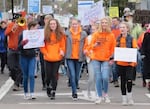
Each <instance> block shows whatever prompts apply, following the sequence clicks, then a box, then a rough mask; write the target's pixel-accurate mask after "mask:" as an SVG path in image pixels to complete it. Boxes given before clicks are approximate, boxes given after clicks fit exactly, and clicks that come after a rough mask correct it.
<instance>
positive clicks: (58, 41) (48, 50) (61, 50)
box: [40, 18, 66, 100]
mask: <svg viewBox="0 0 150 109" xmlns="http://www.w3.org/2000/svg"><path fill="white" fill-rule="evenodd" d="M44 36H45V46H44V47H41V48H40V51H41V53H42V54H43V56H44V64H45V73H46V88H47V96H48V97H50V99H51V100H54V99H55V93H56V88H57V75H58V73H57V72H58V69H59V66H60V63H61V60H62V59H63V57H64V55H65V47H66V44H65V43H66V37H65V33H64V31H63V29H62V28H61V26H60V24H59V22H58V21H57V20H56V19H53V18H52V19H50V20H49V21H48V22H47V24H46V26H45V28H44Z"/></svg>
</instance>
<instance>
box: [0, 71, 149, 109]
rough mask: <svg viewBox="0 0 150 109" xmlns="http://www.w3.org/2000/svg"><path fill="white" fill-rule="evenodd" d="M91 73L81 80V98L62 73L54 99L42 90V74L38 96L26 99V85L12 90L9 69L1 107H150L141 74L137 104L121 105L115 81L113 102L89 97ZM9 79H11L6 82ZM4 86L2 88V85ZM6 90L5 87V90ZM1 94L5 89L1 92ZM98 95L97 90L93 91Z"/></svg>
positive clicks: (0, 80) (111, 90)
mask: <svg viewBox="0 0 150 109" xmlns="http://www.w3.org/2000/svg"><path fill="white" fill-rule="evenodd" d="M87 77H88V76H87V75H86V74H84V75H83V76H82V78H81V80H80V89H79V90H78V95H79V100H78V101H73V100H72V98H71V88H70V87H68V86H67V77H66V76H64V75H60V76H59V82H58V88H57V92H56V99H55V100H50V99H49V98H48V97H47V95H46V92H45V91H43V90H42V84H41V78H40V74H38V78H37V79H36V80H35V83H36V85H35V95H36V96H37V99H36V100H25V99H23V89H22V90H21V91H17V92H14V91H12V87H11V84H12V81H11V79H10V78H9V76H8V73H5V74H0V85H1V88H2V87H3V86H4V84H5V83H7V86H5V87H4V88H6V89H7V90H8V91H7V90H6V91H7V93H5V95H4V96H3V97H1V99H0V109H12V108H13V109H84V108H85V109H99V108H105V109H110V108H111V109H120V108H122V109H141V108H142V109H149V108H150V94H149V93H148V91H147V89H146V88H143V87H142V80H141V78H137V80H136V82H135V83H136V85H135V86H133V98H134V101H135V104H134V105H133V106H122V105H121V92H120V87H119V88H115V87H114V86H113V84H110V85H109V96H110V99H111V103H110V104H106V103H104V102H103V103H101V104H99V105H96V104H95V103H94V98H93V99H88V98H87V97H86V87H87ZM6 81H7V82H6ZM0 90H1V89H0ZM4 92H5V90H4ZM0 94H1V93H0ZM93 95H94V92H93Z"/></svg>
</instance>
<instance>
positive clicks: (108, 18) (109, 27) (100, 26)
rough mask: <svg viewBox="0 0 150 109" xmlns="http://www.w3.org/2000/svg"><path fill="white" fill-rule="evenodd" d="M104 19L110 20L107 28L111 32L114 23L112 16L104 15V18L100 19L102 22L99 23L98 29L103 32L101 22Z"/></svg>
mask: <svg viewBox="0 0 150 109" xmlns="http://www.w3.org/2000/svg"><path fill="white" fill-rule="evenodd" d="M103 20H106V21H107V22H108V25H107V28H106V32H111V24H112V22H111V18H110V17H104V18H102V19H101V20H100V23H99V25H98V31H99V32H103V29H102V24H101V22H102V21H103Z"/></svg>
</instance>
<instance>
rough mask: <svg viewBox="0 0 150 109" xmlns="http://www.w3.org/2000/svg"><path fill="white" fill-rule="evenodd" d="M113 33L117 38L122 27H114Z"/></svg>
mask: <svg viewBox="0 0 150 109" xmlns="http://www.w3.org/2000/svg"><path fill="white" fill-rule="evenodd" d="M112 33H113V34H114V35H115V38H116V39H117V38H118V36H119V35H120V29H112Z"/></svg>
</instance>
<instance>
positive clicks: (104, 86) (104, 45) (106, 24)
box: [89, 17, 116, 104]
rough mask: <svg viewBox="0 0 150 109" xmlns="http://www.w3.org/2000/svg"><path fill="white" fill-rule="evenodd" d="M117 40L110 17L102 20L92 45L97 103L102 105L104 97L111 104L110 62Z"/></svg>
mask: <svg viewBox="0 0 150 109" xmlns="http://www.w3.org/2000/svg"><path fill="white" fill-rule="evenodd" d="M115 42H116V39H115V36H114V34H113V33H112V32H111V22H110V19H109V18H108V17H105V18H102V19H101V22H100V24H99V26H98V31H97V32H95V33H94V34H93V37H92V41H91V43H90V48H89V49H90V50H92V53H91V55H90V56H91V59H92V64H93V69H94V74H95V82H96V90H97V94H98V98H97V99H96V101H95V103H96V104H100V103H101V102H102V97H104V100H105V102H106V103H110V99H109V96H108V83H109V73H110V65H109V64H110V60H111V56H112V55H113V52H114V48H115V45H116V43H115Z"/></svg>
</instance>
